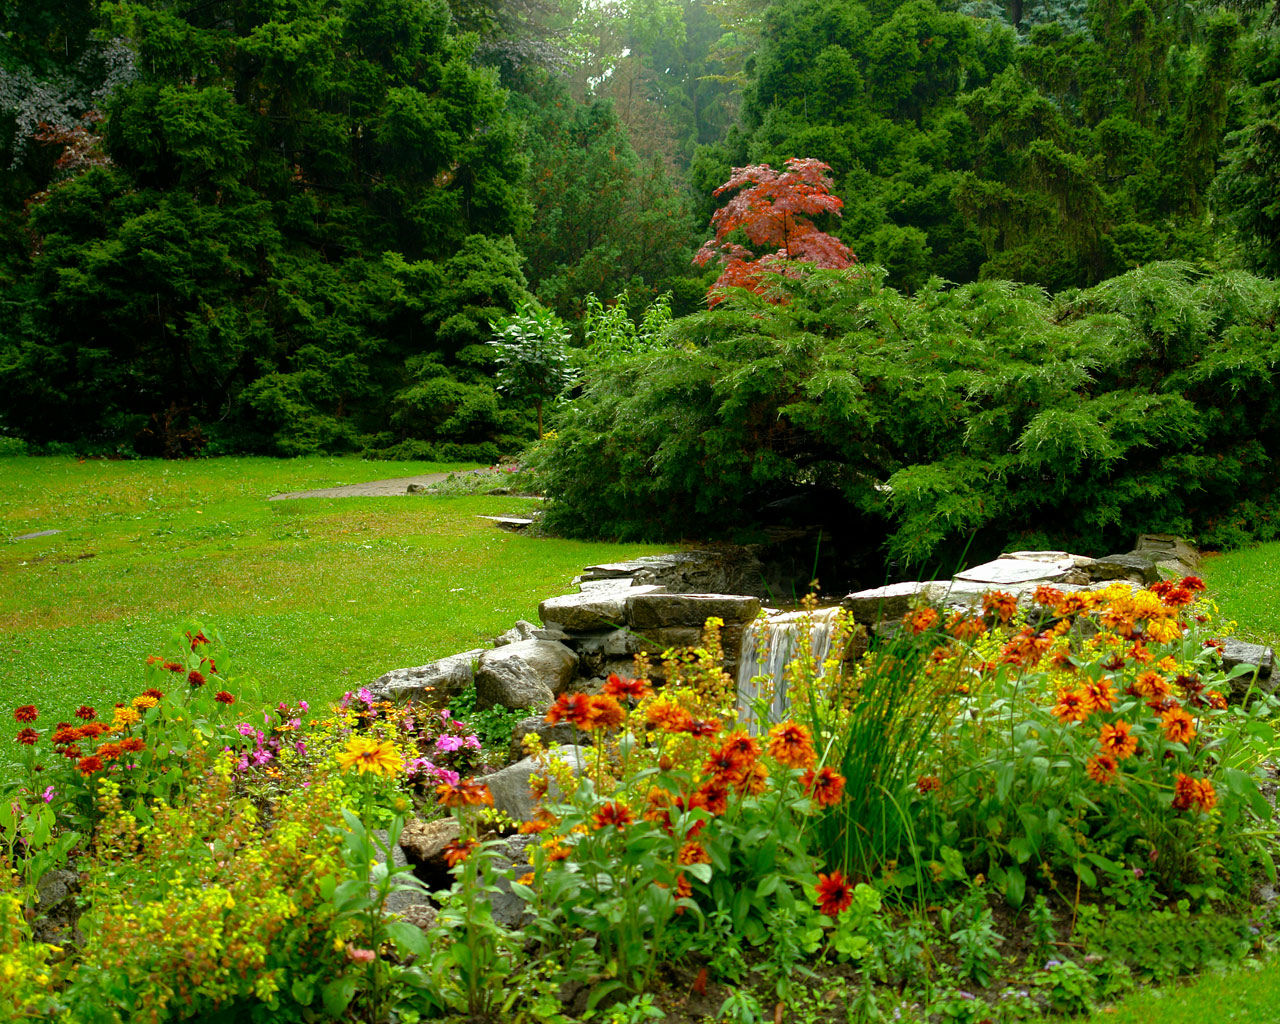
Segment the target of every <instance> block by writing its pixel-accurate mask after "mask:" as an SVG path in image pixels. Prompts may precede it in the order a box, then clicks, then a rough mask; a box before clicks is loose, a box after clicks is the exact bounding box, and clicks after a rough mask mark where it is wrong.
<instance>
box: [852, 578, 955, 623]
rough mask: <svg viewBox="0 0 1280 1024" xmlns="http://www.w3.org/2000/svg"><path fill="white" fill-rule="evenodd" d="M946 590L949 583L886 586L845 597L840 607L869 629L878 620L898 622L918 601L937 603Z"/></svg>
mask: <svg viewBox="0 0 1280 1024" xmlns="http://www.w3.org/2000/svg"><path fill="white" fill-rule="evenodd" d="M950 587H951V583H950V581H949V580H924V581H921V582H909V583H890V584H889V585H888V586H885V587H874V588H873V589H871V590H859V591H857V592H856V593H853V594H846V595H845V597H844V600H842V601H841V602H840V607H841V608H843V609H845V610H846V611H847V612H849V613H850V614H851V615H852V616H853V618H854V621H856V622H861V623H863V624H864V625H870V624H871V623H875V622H879V621H880V620H881V619H897V618H901V617H902V616H903V615H905V614H906V613H907V612H908V611H909V610H910V609H911V606H912V605H913V604H915V603H916V602H918V601H938V600H940V599H941V598H942V595H944V594H945V593H946V592H947V591H948V589H950Z"/></svg>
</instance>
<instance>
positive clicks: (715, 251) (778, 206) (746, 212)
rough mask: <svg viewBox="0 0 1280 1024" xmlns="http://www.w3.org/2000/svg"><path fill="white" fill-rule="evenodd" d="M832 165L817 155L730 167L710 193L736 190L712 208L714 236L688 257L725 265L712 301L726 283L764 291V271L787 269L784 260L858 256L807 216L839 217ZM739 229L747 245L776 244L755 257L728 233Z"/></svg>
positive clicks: (839, 260) (839, 264) (834, 264)
mask: <svg viewBox="0 0 1280 1024" xmlns="http://www.w3.org/2000/svg"><path fill="white" fill-rule="evenodd" d="M830 171H831V168H830V167H829V166H828V165H827V164H824V163H823V162H822V161H821V160H812V159H804V160H801V159H798V158H796V157H792V158H791V159H790V160H788V161H787V170H786V171H785V172H783V173H779V172H778V171H775V170H774V169H773V168H772V167H770V166H769V165H768V164H753V165H752V166H750V167H735V168H734V171H733V177H731V178H730V179H729V180H728V181H726V182H725V183H724V184H723V185H721V186H720V187H719V188H718V189H716V190H715V192H714V193H713V195H716V196H720V195H723V194H724V193H726V192H731V191H734V190H735V189H740V190H741V191H739V192H738V194H737V195H736V196H734V197H733V198H732V199H730V200H729V202H728V203H726V204H725V205H724V206H722V207H721V208H720V209H718V210H717V211H716V212H715V215H714V216H713V217H712V218H711V225H712V227H714V228H715V229H716V237H715V238H714V239H712V240H711V241H708V242H705V243H704V244H703V246H702V248H701V249H699V250H698V254H697V255H696V256H695V257H694V258H693V262H694V263H696V264H698V266H700V267H701V266H705V265H706V264H707V263H708V262H709V261H710V260H712V259H715V258H718V259H719V260H720V262H721V263H723V264H724V270H723V271H722V272H721V274H720V276H719V277H718V278H716V282H715V284H713V285H712V286H711V288H710V289H709V290H708V292H707V301H708V302H709V304H710V305H712V306H714V305H715V304H716V303H717V302H719V301H720V300H721V299H723V298H724V290H725V289H726V288H732V287H740V288H749V289H750V290H751V291H754V292H761V291H763V290H764V285H763V281H764V277H765V274H766V273H768V272H770V271H773V272H776V273H777V272H780V273H787V264H788V263H796V262H802V263H811V264H813V265H814V266H816V267H829V268H832V269H836V270H839V269H843V268H844V267H847V266H849V265H850V264H851V263H853V262H855V261H856V260H857V257H856V256H855V255H854V254H853V252H852V251H851V250H850V249H849V247H848V246H847V245H845V244H844V243H843V242H842V241H840V239H838V238H835V237H833V236H832V235H828V234H827V233H826V232H825V231H819V230H818V228H817V227H816V226H815V225H814V223H813V221H811V220H810V219H809V218H810V217H813V216H817V215H818V214H822V213H834V214H835V215H836V216H837V217H838V216H840V210H841V208H842V207H843V206H844V203H843V202H842V201H841V199H840V198H839V197H838V196H833V195H832V194H831V176H830ZM738 228H741V229H742V230H743V233H744V234H745V235H746V236H747V240H748V241H750V242H751V244H752V245H754V246H757V247H761V246H769V247H775V248H774V251H773V252H769V253H765V254H764V255H760V256H758V255H757V254H756V253H755V252H753V251H752V250H750V249H748V248H747V247H746V246H744V245H739V244H738V243H737V242H731V241H729V236H730V235H731V234H733V232H735V231H736V230H737V229H738Z"/></svg>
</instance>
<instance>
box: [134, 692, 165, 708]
mask: <svg viewBox="0 0 1280 1024" xmlns="http://www.w3.org/2000/svg"><path fill="white" fill-rule="evenodd" d="M129 703H130V704H132V705H133V706H134V707H135V708H139V709H145V708H153V707H155V706H156V705H157V704H158V703H160V702H159V701H157V700H156V699H155V698H154V697H152V696H149V695H148V694H145V693H144V694H142V696H140V697H134V698H133V700H131V701H130V702H129Z"/></svg>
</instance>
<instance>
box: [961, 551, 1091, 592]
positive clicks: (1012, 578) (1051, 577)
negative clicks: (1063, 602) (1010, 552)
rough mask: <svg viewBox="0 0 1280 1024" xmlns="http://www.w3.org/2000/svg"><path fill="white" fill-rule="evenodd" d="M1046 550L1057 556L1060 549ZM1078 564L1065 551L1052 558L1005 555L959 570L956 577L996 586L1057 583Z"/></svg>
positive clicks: (970, 581) (969, 581)
mask: <svg viewBox="0 0 1280 1024" xmlns="http://www.w3.org/2000/svg"><path fill="white" fill-rule="evenodd" d="M1046 554H1052V555H1055V556H1056V555H1057V554H1058V552H1056V551H1055V552H1051V553H1049V552H1047V553H1046ZM1075 567H1076V566H1075V559H1074V558H1072V557H1071V556H1070V555H1066V554H1063V556H1062V557H1052V558H1019V557H1009V558H1005V557H1003V556H1002V557H1000V558H997V559H996V560H995V561H993V562H984V563H983V564H982V565H975V566H974V567H973V568H972V569H966V570H965V571H964V572H960V573H956V579H957V580H964V581H965V582H968V583H985V584H988V585H989V586H991V587H996V588H999V587H1007V586H1011V585H1013V584H1017V583H1055V582H1058V581H1061V580H1063V579H1064V578H1065V577H1066V576H1067V574H1068V573H1070V572H1071V570H1072V569H1074V568H1075Z"/></svg>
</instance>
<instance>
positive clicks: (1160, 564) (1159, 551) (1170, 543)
mask: <svg viewBox="0 0 1280 1024" xmlns="http://www.w3.org/2000/svg"><path fill="white" fill-rule="evenodd" d="M1133 553H1134V554H1136V555H1150V556H1151V557H1152V558H1154V559H1155V562H1156V568H1157V569H1159V570H1160V571H1161V572H1164V573H1167V574H1169V575H1170V576H1194V575H1195V574H1196V573H1197V572H1199V570H1200V552H1199V551H1197V550H1196V549H1195V548H1194V547H1192V546H1191V545H1190V544H1188V543H1187V542H1186V541H1185V540H1183V539H1182V538H1181V537H1177V536H1175V535H1174V534H1172V533H1144V534H1143V535H1142V536H1141V537H1139V538H1138V542H1137V543H1136V544H1134V546H1133Z"/></svg>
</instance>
